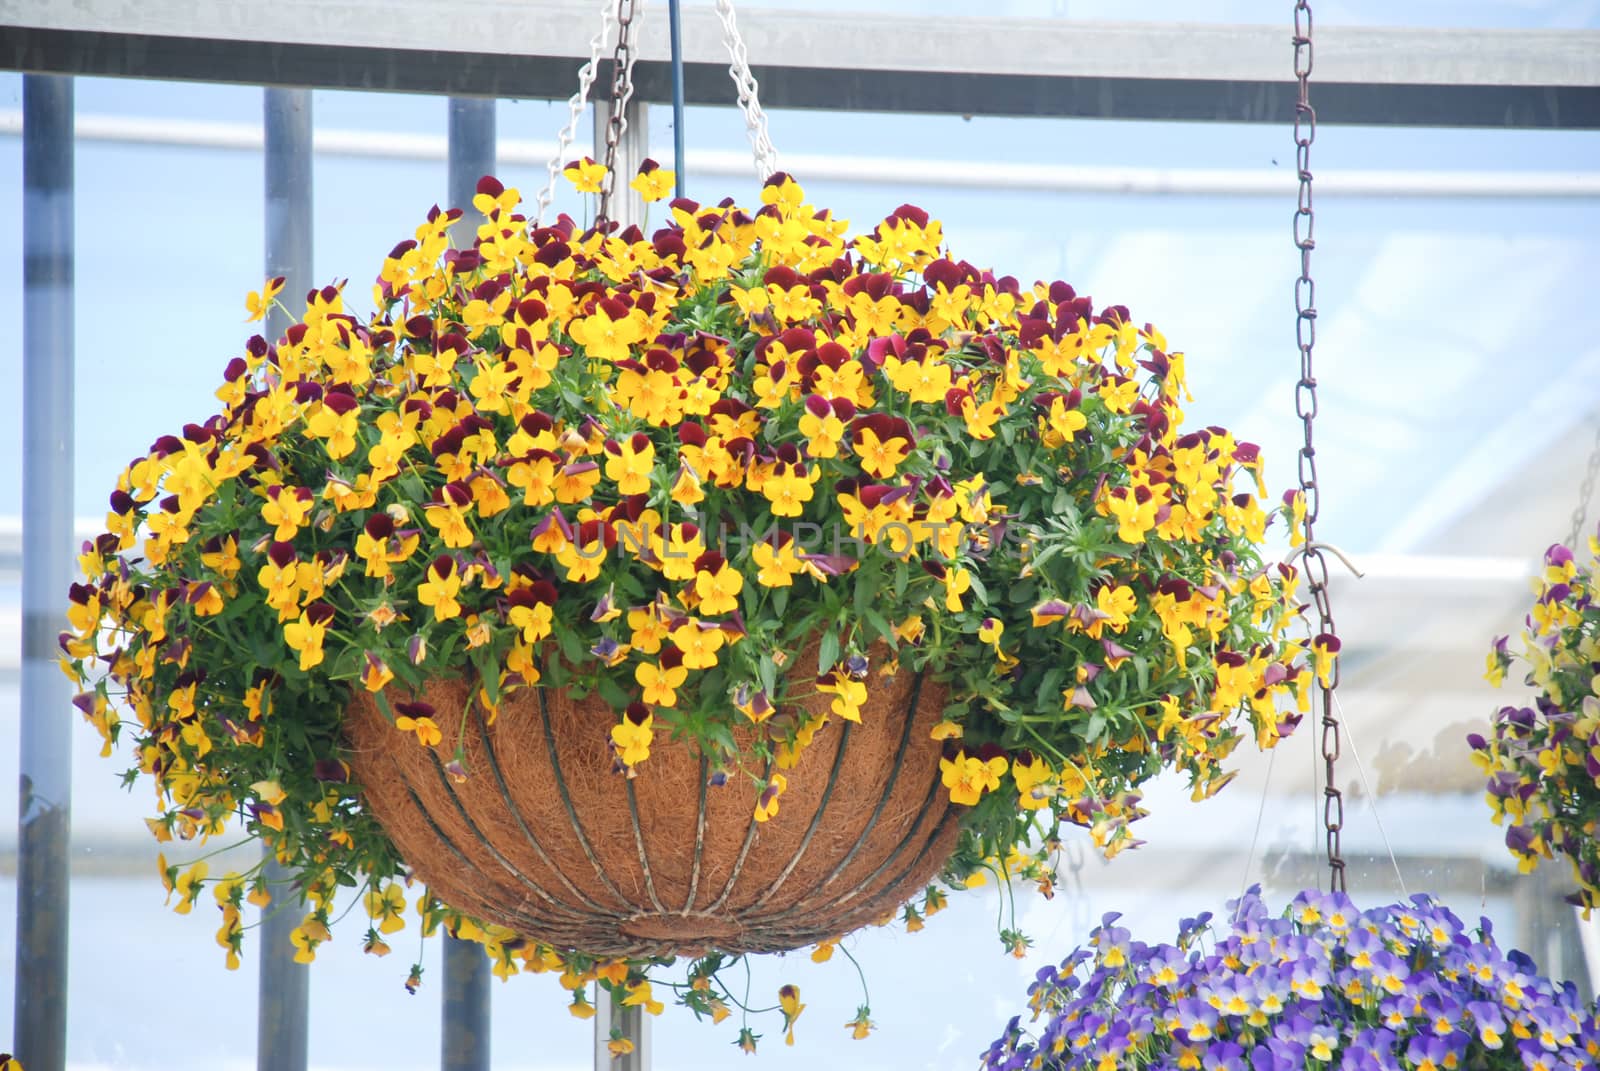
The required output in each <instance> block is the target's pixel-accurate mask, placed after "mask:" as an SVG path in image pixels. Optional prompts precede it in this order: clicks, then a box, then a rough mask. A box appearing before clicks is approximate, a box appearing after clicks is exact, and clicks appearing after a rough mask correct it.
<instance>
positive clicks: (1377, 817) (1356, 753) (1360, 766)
mask: <svg viewBox="0 0 1600 1071" xmlns="http://www.w3.org/2000/svg"><path fill="white" fill-rule="evenodd" d="M1333 705H1334V706H1335V707H1337V708H1338V709H1339V724H1341V725H1342V726H1344V739H1345V742H1346V743H1348V744H1349V745H1350V755H1351V757H1352V758H1354V759H1355V760H1356V773H1358V774H1360V775H1361V789H1362V791H1364V792H1365V793H1366V794H1367V799H1369V800H1371V801H1372V820H1373V821H1374V822H1377V823H1378V835H1379V836H1380V837H1382V838H1383V850H1384V851H1386V852H1388V853H1389V865H1390V866H1392V867H1394V876H1395V880H1396V881H1398V882H1399V883H1400V895H1401V896H1405V897H1410V895H1411V890H1410V889H1407V888H1406V876H1405V875H1404V874H1402V873H1401V872H1400V860H1399V859H1396V858H1395V854H1394V847H1393V846H1392V845H1391V844H1390V843H1389V831H1388V830H1386V829H1384V828H1383V815H1382V814H1380V813H1379V811H1378V794H1377V793H1376V792H1374V791H1372V786H1371V785H1370V784H1368V783H1367V767H1366V764H1364V763H1363V762H1362V761H1361V751H1360V750H1359V749H1358V748H1357V747H1356V734H1355V733H1353V732H1351V731H1350V719H1349V718H1347V717H1345V716H1344V704H1343V703H1341V702H1339V693H1337V692H1335V693H1334V695H1333Z"/></svg>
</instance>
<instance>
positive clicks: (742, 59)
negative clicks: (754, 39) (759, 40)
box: [717, 0, 778, 182]
mask: <svg viewBox="0 0 1600 1071" xmlns="http://www.w3.org/2000/svg"><path fill="white" fill-rule="evenodd" d="M717 17H718V18H719V19H721V20H722V44H723V47H724V48H726V49H727V50H728V58H729V59H730V60H732V61H733V62H732V66H730V67H729V68H728V73H729V74H730V75H732V76H733V84H734V85H735V86H737V87H738V89H739V110H740V111H742V112H744V128H745V134H746V135H747V136H748V137H749V138H750V151H751V152H753V153H754V154H755V166H756V178H758V179H760V180H761V181H763V182H765V181H766V180H767V179H768V178H769V177H770V176H772V175H773V174H775V173H776V172H777V170H778V150H777V149H775V148H773V147H772V139H771V138H770V137H768V136H767V114H766V113H765V112H763V111H762V110H761V101H760V100H759V99H758V98H757V96H756V94H757V91H758V90H759V88H760V87H759V86H758V85H757V84H756V79H755V76H754V75H753V74H751V73H750V56H749V54H748V53H747V52H746V51H745V47H744V38H743V37H741V36H740V35H739V24H738V23H737V22H736V21H734V17H733V0H717Z"/></svg>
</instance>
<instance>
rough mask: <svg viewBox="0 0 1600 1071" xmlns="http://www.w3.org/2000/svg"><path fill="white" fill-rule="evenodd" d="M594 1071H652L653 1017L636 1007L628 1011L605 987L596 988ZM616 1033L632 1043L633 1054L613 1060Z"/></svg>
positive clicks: (629, 1053)
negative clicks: (613, 1032)
mask: <svg viewBox="0 0 1600 1071" xmlns="http://www.w3.org/2000/svg"><path fill="white" fill-rule="evenodd" d="M594 1008H595V1013H594V1071H650V1016H648V1015H646V1014H645V1010H644V1009H643V1008H641V1007H638V1006H637V1005H635V1006H634V1007H631V1008H625V1007H623V1006H622V1005H620V1004H617V1003H615V1002H614V1001H613V1000H612V999H611V993H610V991H609V990H607V989H606V987H605V986H603V985H598V984H597V985H596V986H595V987H594ZM612 1030H617V1031H618V1032H619V1033H620V1034H621V1035H622V1036H623V1037H624V1038H626V1039H627V1040H629V1041H631V1042H633V1051H632V1052H628V1053H624V1054H623V1055H621V1056H616V1057H613V1056H612V1055H611V1050H610V1048H609V1047H608V1046H609V1045H610V1042H611V1032H612Z"/></svg>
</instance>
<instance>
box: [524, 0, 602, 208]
mask: <svg viewBox="0 0 1600 1071" xmlns="http://www.w3.org/2000/svg"><path fill="white" fill-rule="evenodd" d="M611 12H612V3H611V0H600V32H599V33H597V34H595V35H594V39H593V40H591V41H590V42H589V62H588V63H585V64H584V65H583V66H582V67H580V68H579V69H578V91H577V92H576V93H574V94H572V97H571V99H570V100H568V101H567V125H566V126H564V127H562V128H561V133H560V135H559V136H558V137H557V138H556V151H555V155H554V156H552V157H550V163H549V164H548V165H547V166H546V168H545V171H546V178H545V183H544V189H542V190H540V191H539V202H538V205H537V207H536V208H535V210H534V215H533V222H534V224H535V225H536V226H537V225H542V224H543V223H544V214H545V212H546V210H548V209H549V207H550V201H551V199H552V198H553V197H554V196H555V188H556V176H557V175H559V174H560V173H561V168H562V165H563V163H564V160H563V158H564V157H565V156H566V155H567V148H568V147H569V146H571V144H572V139H573V137H574V136H575V135H576V134H577V131H578V123H579V121H581V120H582V119H583V110H584V108H585V106H586V105H587V104H588V101H589V90H590V88H591V87H593V85H594V78H595V68H596V67H598V66H599V65H600V53H601V52H602V51H604V50H605V47H606V41H608V40H609V39H610V38H611Z"/></svg>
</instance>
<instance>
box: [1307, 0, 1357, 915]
mask: <svg viewBox="0 0 1600 1071" xmlns="http://www.w3.org/2000/svg"><path fill="white" fill-rule="evenodd" d="M1315 48H1316V46H1315V44H1314V43H1313V40H1312V17H1311V4H1310V2H1309V0H1296V3H1295V6H1294V76H1295V79H1296V81H1298V82H1299V89H1300V95H1299V98H1298V99H1297V100H1296V101H1295V106H1294V150H1295V151H1294V158H1295V171H1296V174H1297V176H1298V178H1299V180H1300V192H1299V196H1298V198H1297V199H1296V201H1295V210H1294V245H1295V248H1296V249H1298V250H1299V251H1300V274H1299V276H1298V277H1297V278H1296V279H1295V281H1294V312H1295V321H1294V339H1295V345H1296V346H1297V347H1298V348H1299V350H1300V379H1299V382H1297V383H1296V384H1295V392H1294V408H1295V413H1296V414H1297V415H1298V416H1299V417H1300V424H1301V427H1302V428H1303V429H1304V432H1305V441H1304V443H1303V444H1302V445H1301V447H1300V453H1299V476H1300V493H1301V495H1302V496H1303V501H1304V504H1305V511H1306V513H1305V555H1304V559H1303V562H1302V567H1303V568H1304V570H1305V574H1306V584H1307V589H1308V590H1309V591H1310V593H1311V600H1312V603H1313V604H1314V605H1315V607H1316V611H1317V634H1316V636H1315V637H1314V639H1313V641H1312V642H1313V643H1314V644H1315V643H1318V642H1321V643H1331V644H1333V645H1334V647H1335V649H1337V641H1336V640H1335V637H1336V636H1337V635H1338V633H1337V631H1336V629H1335V626H1334V623H1333V605H1332V603H1331V601H1330V600H1329V597H1328V560H1327V558H1326V557H1325V556H1324V555H1323V552H1322V548H1321V546H1320V545H1319V544H1318V543H1317V541H1316V534H1315V526H1316V523H1317V519H1318V518H1319V517H1320V516H1321V514H1322V487H1321V484H1320V482H1319V481H1318V478H1317V446H1316V437H1315V434H1314V432H1315V424H1316V418H1317V412H1318V401H1317V375H1316V366H1315V364H1314V362H1313V360H1312V351H1313V350H1314V349H1315V348H1316V345H1317V284H1316V281H1315V280H1314V279H1313V278H1312V276H1311V252H1312V250H1314V249H1316V247H1317V240H1316V224H1317V216H1316V202H1315V199H1314V198H1313V196H1312V184H1311V145H1312V142H1314V141H1316V140H1317V111H1316V109H1315V108H1313V107H1312V106H1311V68H1312V65H1313V63H1314V59H1315V55H1316V51H1315ZM1338 686H1339V664H1338V661H1337V659H1335V661H1334V664H1333V668H1332V670H1331V671H1330V673H1329V677H1328V683H1327V686H1326V687H1323V686H1322V685H1320V684H1319V685H1318V689H1317V691H1318V696H1319V698H1320V700H1321V708H1322V761H1323V766H1324V777H1323V786H1322V793H1323V799H1322V828H1323V832H1324V833H1325V834H1326V837H1327V848H1328V878H1329V885H1330V887H1331V888H1332V889H1333V890H1335V891H1337V892H1343V891H1344V889H1345V862H1344V855H1343V848H1342V845H1341V843H1340V834H1341V832H1342V831H1343V830H1344V794H1343V793H1342V792H1341V791H1340V790H1339V782H1338V779H1337V773H1336V771H1335V765H1336V764H1337V762H1338V760H1339V755H1340V752H1341V750H1342V741H1341V739H1340V729H1339V719H1338V717H1337V715H1336V714H1335V713H1334V705H1333V692H1334V689H1335V688H1337V687H1338Z"/></svg>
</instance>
